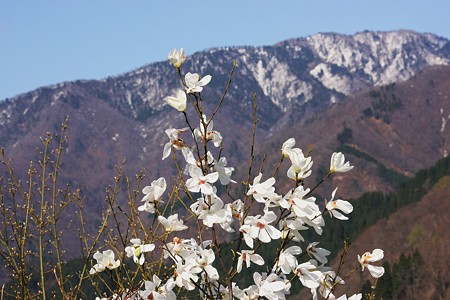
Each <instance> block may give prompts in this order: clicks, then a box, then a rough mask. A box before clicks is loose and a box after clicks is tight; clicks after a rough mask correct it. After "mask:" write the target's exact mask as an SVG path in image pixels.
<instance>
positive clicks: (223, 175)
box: [214, 157, 236, 185]
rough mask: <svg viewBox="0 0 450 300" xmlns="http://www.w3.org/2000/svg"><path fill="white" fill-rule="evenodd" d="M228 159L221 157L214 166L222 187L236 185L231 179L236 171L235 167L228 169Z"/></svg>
mask: <svg viewBox="0 0 450 300" xmlns="http://www.w3.org/2000/svg"><path fill="white" fill-rule="evenodd" d="M226 165H227V159H226V158H225V157H221V158H220V159H219V161H218V162H216V163H215V164H214V171H216V172H217V173H219V181H220V183H221V184H222V185H227V184H229V183H236V181H234V180H232V179H231V173H232V172H233V171H234V168H233V167H227V166H226Z"/></svg>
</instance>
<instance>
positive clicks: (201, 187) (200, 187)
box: [186, 165, 219, 195]
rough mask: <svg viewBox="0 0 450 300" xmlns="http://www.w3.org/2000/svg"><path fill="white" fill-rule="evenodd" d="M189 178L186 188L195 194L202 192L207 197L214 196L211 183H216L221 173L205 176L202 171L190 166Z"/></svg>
mask: <svg viewBox="0 0 450 300" xmlns="http://www.w3.org/2000/svg"><path fill="white" fill-rule="evenodd" d="M189 176H191V178H189V179H188V180H186V187H187V188H188V190H189V191H191V192H193V193H198V192H202V193H203V194H205V195H212V194H213V193H214V190H213V186H212V185H211V184H210V183H214V182H216V181H217V179H219V173H217V172H214V173H211V174H207V175H203V172H202V170H201V169H200V168H199V167H197V166H194V165H189Z"/></svg>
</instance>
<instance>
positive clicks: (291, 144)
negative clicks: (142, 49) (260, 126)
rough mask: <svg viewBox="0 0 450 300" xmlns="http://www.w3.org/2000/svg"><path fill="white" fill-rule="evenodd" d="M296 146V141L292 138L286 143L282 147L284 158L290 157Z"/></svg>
mask: <svg viewBox="0 0 450 300" xmlns="http://www.w3.org/2000/svg"><path fill="white" fill-rule="evenodd" d="M294 145H295V139H294V138H290V139H288V140H287V141H286V142H284V143H283V146H281V154H282V155H283V157H289V155H290V153H291V152H292V150H293V149H292V147H294Z"/></svg>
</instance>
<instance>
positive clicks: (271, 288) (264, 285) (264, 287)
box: [253, 272, 291, 300]
mask: <svg viewBox="0 0 450 300" xmlns="http://www.w3.org/2000/svg"><path fill="white" fill-rule="evenodd" d="M253 280H254V281H255V284H256V286H257V288H258V294H259V296H260V297H266V299H273V300H278V299H280V300H281V299H286V296H285V295H286V294H288V293H289V289H290V288H291V284H290V282H289V280H286V279H283V278H280V277H278V275H277V274H275V273H271V274H269V275H268V276H267V274H265V273H263V274H259V273H258V272H255V273H254V274H253ZM255 299H257V298H255Z"/></svg>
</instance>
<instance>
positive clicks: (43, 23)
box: [0, 0, 450, 99]
mask: <svg viewBox="0 0 450 300" xmlns="http://www.w3.org/2000/svg"><path fill="white" fill-rule="evenodd" d="M366 29H367V30H396V29H412V30H416V31H418V32H431V33H435V34H437V35H440V36H443V37H445V38H448V39H450V1H449V0H422V1H418V0H378V1H366V0H339V1H338V0H326V1H325V0H316V1H312V0H308V1H304V0H278V1H275V0H272V1H266V0H227V1H219V0H200V1H194V0H192V1H187V0H184V1H182V0H132V1H125V0H122V1H118V0H66V1H62V0H17V1H15V0H0V99H5V98H10V97H13V96H15V95H17V94H20V93H23V92H27V91H30V90H33V89H35V88H37V87H40V86H44V85H49V84H54V83H59V82H62V81H70V80H76V79H101V78H105V77H107V76H114V75H117V74H121V73H124V72H127V71H130V70H133V69H135V68H138V67H140V66H143V65H145V64H148V63H152V62H156V61H161V60H165V59H166V57H167V53H168V52H169V51H170V50H171V49H172V48H175V47H176V48H180V47H184V48H185V50H186V52H187V54H192V53H194V52H196V51H200V50H203V49H206V48H211V47H217V46H239V45H253V46H260V45H271V44H274V43H276V42H279V41H282V40H285V39H289V38H294V37H304V36H308V35H312V34H315V33H318V32H330V31H333V32H338V33H345V34H353V33H355V32H359V31H363V30H366Z"/></svg>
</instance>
